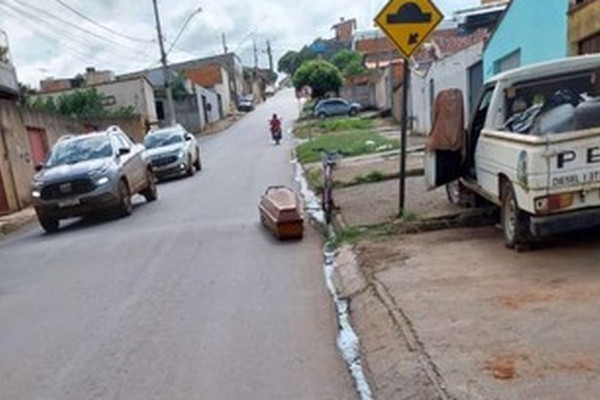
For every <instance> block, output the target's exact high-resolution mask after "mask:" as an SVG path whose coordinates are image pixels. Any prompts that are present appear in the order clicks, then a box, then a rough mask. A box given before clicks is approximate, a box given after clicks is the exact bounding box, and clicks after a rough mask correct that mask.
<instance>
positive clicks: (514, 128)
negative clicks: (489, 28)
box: [426, 56, 600, 249]
mask: <svg viewBox="0 0 600 400" xmlns="http://www.w3.org/2000/svg"><path fill="white" fill-rule="evenodd" d="M461 130H462V128H461ZM432 134H436V135H439V134H440V130H439V129H438V130H437V132H436V129H435V128H434V132H433V133H432ZM444 134H446V135H447V134H448V132H445V133H444V132H441V135H444ZM461 134H463V132H461ZM454 140H455V142H456V141H458V142H459V143H462V146H461V149H460V150H456V148H452V149H448V148H444V146H438V147H437V148H436V147H435V145H434V146H429V147H428V151H427V155H426V179H427V183H428V186H429V188H434V187H439V186H442V185H448V186H447V189H448V193H449V198H450V199H451V201H453V202H456V203H464V202H465V201H468V200H469V199H471V200H472V199H473V198H475V197H479V196H480V197H483V198H485V199H487V200H488V201H490V202H492V203H494V204H496V205H498V206H500V207H501V222H502V229H503V233H504V238H505V241H506V244H507V246H508V247H510V248H516V249H522V248H526V247H527V246H528V245H529V244H530V243H531V242H532V241H533V240H534V239H535V238H538V237H541V236H546V235H550V234H555V233H560V232H565V231H570V230H576V229H581V228H588V227H593V226H596V225H600V56H580V57H571V58H566V59H561V60H557V61H553V62H548V63H543V64H537V65H532V66H527V67H523V68H519V69H515V70H512V71H508V72H505V73H502V74H500V75H498V76H496V77H494V78H492V79H491V80H490V81H488V82H487V83H486V84H485V86H484V89H483V92H482V95H481V98H480V101H479V104H478V106H477V108H476V109H475V110H474V111H473V117H472V121H471V123H470V125H469V128H468V129H467V131H466V135H463V136H461V137H460V138H459V137H455V138H454ZM443 141H444V140H441V142H443ZM439 142H440V141H438V143H439ZM446 142H447V138H446ZM430 143H431V138H430Z"/></svg>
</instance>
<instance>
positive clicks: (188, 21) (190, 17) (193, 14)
mask: <svg viewBox="0 0 600 400" xmlns="http://www.w3.org/2000/svg"><path fill="white" fill-rule="evenodd" d="M201 11H202V8H198V9H197V10H196V11H194V12H193V13H191V14H190V16H189V17H188V18H187V19H186V20H185V23H184V24H183V25H182V26H181V29H179V33H177V36H176V37H175V40H173V43H171V47H169V50H167V55H169V54H170V53H171V50H173V47H175V45H176V44H177V42H178V41H179V39H180V38H181V35H182V34H183V32H184V31H185V28H187V26H188V24H189V23H190V22H191V21H192V18H194V16H195V15H196V14H198V13H199V12H201Z"/></svg>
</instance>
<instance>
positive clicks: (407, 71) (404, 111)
mask: <svg viewBox="0 0 600 400" xmlns="http://www.w3.org/2000/svg"><path fill="white" fill-rule="evenodd" d="M403 64H404V69H403V72H404V73H403V75H404V76H403V84H402V122H401V125H402V126H401V129H402V135H401V138H400V213H399V215H400V217H402V216H404V212H405V194H406V137H407V129H408V86H409V83H410V68H409V66H408V59H406V58H405V59H404V62H403Z"/></svg>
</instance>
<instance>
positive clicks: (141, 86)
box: [31, 77, 158, 124]
mask: <svg viewBox="0 0 600 400" xmlns="http://www.w3.org/2000/svg"><path fill="white" fill-rule="evenodd" d="M84 79H85V78H84ZM66 81H67V80H60V81H58V82H61V83H59V84H54V83H53V80H45V81H42V82H41V84H42V85H44V87H45V90H44V91H42V92H40V93H39V94H36V95H32V96H31V100H32V101H35V100H36V99H42V100H43V99H47V98H53V99H54V100H55V101H56V100H57V99H58V98H59V97H60V96H62V95H65V94H72V93H75V92H77V91H78V90H85V89H91V88H94V89H96V90H97V91H98V92H99V93H101V94H102V95H104V96H105V106H107V108H108V109H111V110H117V109H119V108H121V107H132V108H133V109H134V110H135V112H136V113H137V114H139V115H141V116H142V117H143V118H144V119H145V120H147V121H148V122H149V123H151V124H152V123H156V122H157V121H158V118H157V114H156V105H155V100H154V87H153V86H152V84H151V83H150V81H149V80H148V79H146V78H145V77H133V78H129V79H116V80H111V81H107V82H102V83H97V84H93V85H85V84H84V85H83V86H80V87H76V88H73V87H70V88H68V89H60V88H62V87H63V85H66V83H65V82H66ZM54 87H59V89H58V90H49V89H50V88H54Z"/></svg>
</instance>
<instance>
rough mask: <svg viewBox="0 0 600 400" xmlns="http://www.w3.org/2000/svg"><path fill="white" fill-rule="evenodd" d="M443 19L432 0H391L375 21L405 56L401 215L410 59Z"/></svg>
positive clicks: (401, 146)
mask: <svg viewBox="0 0 600 400" xmlns="http://www.w3.org/2000/svg"><path fill="white" fill-rule="evenodd" d="M443 19H444V15H443V14H442V13H441V12H440V10H439V9H438V8H437V7H436V6H435V4H433V2H432V1H431V0H390V1H389V2H388V4H386V5H385V7H383V9H382V10H381V12H380V13H379V14H378V15H377V17H375V24H376V25H377V26H379V27H380V28H381V30H382V31H383V32H385V34H386V35H387V36H388V38H389V39H390V40H391V41H392V42H393V43H394V44H395V45H396V47H397V48H398V50H399V51H400V53H402V55H403V56H404V63H403V64H404V67H403V74H402V75H403V85H402V120H401V130H402V132H401V135H402V136H401V138H400V201H399V205H400V212H399V215H400V216H403V215H404V212H405V198H406V139H407V131H408V90H409V84H410V68H409V60H410V57H412V55H413V54H414V53H415V52H416V51H417V50H419V48H420V47H421V45H422V44H423V42H425V40H427V38H428V37H429V35H431V33H432V32H433V31H434V30H435V28H436V27H437V26H438V25H439V23H440V22H442V20H443ZM390 79H391V77H390ZM392 95H393V94H392Z"/></svg>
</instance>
